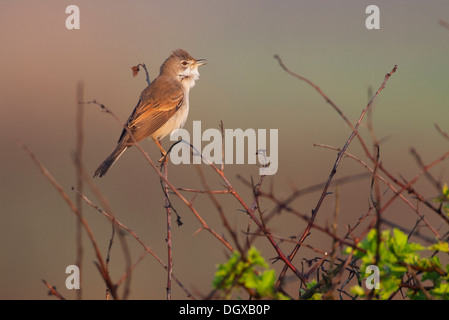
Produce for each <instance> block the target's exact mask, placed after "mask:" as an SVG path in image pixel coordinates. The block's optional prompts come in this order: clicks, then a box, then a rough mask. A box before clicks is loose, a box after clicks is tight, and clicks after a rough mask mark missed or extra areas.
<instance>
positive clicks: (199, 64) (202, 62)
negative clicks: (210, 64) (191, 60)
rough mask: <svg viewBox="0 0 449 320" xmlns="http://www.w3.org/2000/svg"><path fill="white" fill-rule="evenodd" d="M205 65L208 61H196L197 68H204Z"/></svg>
mask: <svg viewBox="0 0 449 320" xmlns="http://www.w3.org/2000/svg"><path fill="white" fill-rule="evenodd" d="M205 64H207V61H206V59H198V60H196V62H195V64H194V65H195V66H196V67H199V66H203V65H205Z"/></svg>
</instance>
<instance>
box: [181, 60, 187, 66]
mask: <svg viewBox="0 0 449 320" xmlns="http://www.w3.org/2000/svg"><path fill="white" fill-rule="evenodd" d="M181 64H182V65H183V66H184V67H185V66H186V65H188V64H189V63H188V62H187V61H185V60H183V61H182V62H181Z"/></svg>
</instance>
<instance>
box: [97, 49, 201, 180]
mask: <svg viewBox="0 0 449 320" xmlns="http://www.w3.org/2000/svg"><path fill="white" fill-rule="evenodd" d="M204 64H206V61H205V60H204V59H198V60H196V59H194V58H192V56H190V55H189V54H188V53H187V52H186V51H184V50H182V49H178V50H175V51H173V53H172V54H171V55H170V56H169V57H168V58H167V60H165V62H164V63H163V64H162V66H161V69H160V73H159V76H158V77H157V78H156V79H154V80H153V82H151V84H150V85H149V86H148V87H146V88H145V89H144V90H143V91H142V94H141V95H140V100H139V103H138V104H137V106H136V108H135V109H134V111H133V112H132V114H131V116H130V117H129V119H128V122H127V124H126V126H127V127H128V128H129V130H130V131H131V133H132V135H133V136H134V139H135V140H136V141H137V142H139V141H141V140H143V139H145V138H147V137H151V138H153V140H154V142H155V143H156V144H157V146H158V147H159V149H160V150H161V152H162V154H163V156H165V155H166V152H165V150H164V148H162V145H161V142H160V140H161V139H162V138H164V137H165V136H167V135H169V134H170V133H172V132H173V131H174V130H176V129H179V128H182V126H184V123H185V121H186V119H187V115H188V113H189V92H190V88H192V87H193V86H194V85H195V80H198V79H199V75H200V74H199V72H198V67H199V66H201V65H204ZM133 144H134V141H133V139H132V137H131V136H130V134H129V133H128V131H127V130H126V129H125V128H124V129H123V131H122V134H121V135H120V138H119V140H118V143H117V146H116V147H115V149H114V151H112V153H111V155H110V156H109V157H108V158H107V159H106V160H105V161H103V163H102V164H101V165H100V166H99V167H98V169H97V170H96V171H95V174H94V177H96V176H99V177H102V176H104V175H105V174H106V172H108V170H109V168H111V167H112V165H113V164H114V163H115V162H116V161H117V159H118V158H119V157H120V156H121V155H122V154H123V152H125V151H126V149H128V148H129V147H131V146H132V145H133ZM163 158H164V157H162V158H161V159H160V160H159V161H161V160H162V159H163Z"/></svg>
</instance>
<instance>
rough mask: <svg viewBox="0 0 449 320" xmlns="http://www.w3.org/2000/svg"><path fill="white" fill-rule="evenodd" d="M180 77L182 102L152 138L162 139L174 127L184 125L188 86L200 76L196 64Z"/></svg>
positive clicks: (187, 103) (190, 86) (178, 127)
mask: <svg viewBox="0 0 449 320" xmlns="http://www.w3.org/2000/svg"><path fill="white" fill-rule="evenodd" d="M180 77H181V78H183V80H182V81H181V83H182V85H183V91H184V103H183V104H182V106H181V107H180V108H179V110H178V111H177V112H176V113H175V115H174V116H173V117H171V118H170V119H169V120H168V121H167V122H166V123H165V124H164V125H163V126H162V127H161V128H160V129H159V130H157V131H156V132H155V133H153V134H152V136H151V137H152V138H154V139H163V138H164V137H165V136H167V135H169V134H170V133H172V132H173V131H175V130H176V129H180V128H182V127H183V126H184V123H185V122H186V120H187V116H188V115H189V92H190V88H192V87H193V86H194V85H195V80H198V79H199V78H200V73H199V72H198V66H191V67H188V68H187V69H186V70H185V71H184V72H183V73H182V74H180Z"/></svg>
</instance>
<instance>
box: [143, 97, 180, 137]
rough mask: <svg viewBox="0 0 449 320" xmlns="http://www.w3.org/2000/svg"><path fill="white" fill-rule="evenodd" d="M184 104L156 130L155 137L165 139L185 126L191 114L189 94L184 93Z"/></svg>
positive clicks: (153, 135)
mask: <svg viewBox="0 0 449 320" xmlns="http://www.w3.org/2000/svg"><path fill="white" fill-rule="evenodd" d="M183 100H184V101H183V104H182V105H181V107H179V109H178V111H176V113H175V114H174V115H173V117H171V118H170V119H169V120H168V121H167V122H166V123H165V124H164V125H163V126H162V127H160V128H159V129H158V130H157V131H156V132H154V133H153V134H152V135H151V137H152V138H154V139H163V138H164V137H166V136H168V135H169V134H171V133H172V132H173V131H175V130H176V129H180V128H182V127H183V126H184V123H185V122H186V120H187V116H188V115H189V94H188V92H187V93H185V94H184V99H183Z"/></svg>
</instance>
